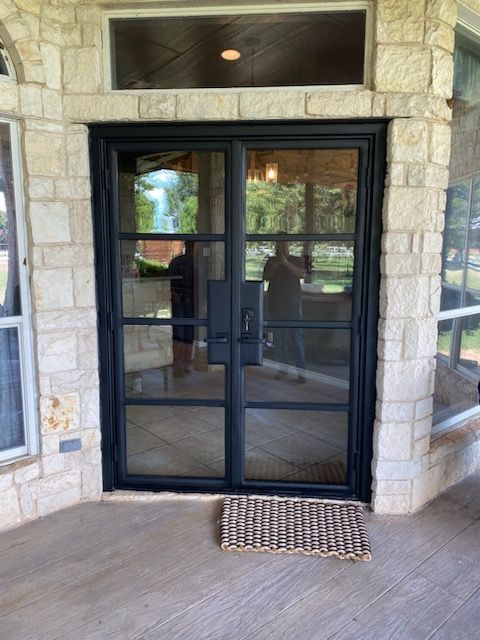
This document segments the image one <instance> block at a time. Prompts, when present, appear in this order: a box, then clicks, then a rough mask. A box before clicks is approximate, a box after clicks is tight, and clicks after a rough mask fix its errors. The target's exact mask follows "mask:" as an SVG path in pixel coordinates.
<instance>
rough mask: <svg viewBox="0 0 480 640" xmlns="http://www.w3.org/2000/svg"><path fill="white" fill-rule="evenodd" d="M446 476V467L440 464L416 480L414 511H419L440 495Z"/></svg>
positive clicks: (414, 482)
mask: <svg viewBox="0 0 480 640" xmlns="http://www.w3.org/2000/svg"><path fill="white" fill-rule="evenodd" d="M444 474H445V465H444V464H438V465H436V466H435V467H433V468H432V469H429V470H428V471H426V472H425V473H424V474H422V475H421V476H419V477H418V478H414V480H413V484H412V508H413V509H414V510H416V509H419V508H420V507H421V506H423V505H424V504H425V503H427V502H428V501H429V500H431V499H432V498H434V497H435V496H436V495H438V493H440V487H441V486H442V477H443V476H444Z"/></svg>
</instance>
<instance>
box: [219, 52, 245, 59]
mask: <svg viewBox="0 0 480 640" xmlns="http://www.w3.org/2000/svg"><path fill="white" fill-rule="evenodd" d="M220 55H221V56H222V58H223V59H224V60H229V61H230V60H238V59H239V58H240V56H241V53H240V51H237V50H236V49H225V51H222V53H221V54H220Z"/></svg>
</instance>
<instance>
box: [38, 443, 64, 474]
mask: <svg viewBox="0 0 480 640" xmlns="http://www.w3.org/2000/svg"><path fill="white" fill-rule="evenodd" d="M57 451H58V449H57ZM65 455H66V454H64V453H56V454H54V455H51V456H44V457H43V458H42V467H43V477H46V476H51V475H54V474H56V473H61V472H62V471H64V470H65Z"/></svg>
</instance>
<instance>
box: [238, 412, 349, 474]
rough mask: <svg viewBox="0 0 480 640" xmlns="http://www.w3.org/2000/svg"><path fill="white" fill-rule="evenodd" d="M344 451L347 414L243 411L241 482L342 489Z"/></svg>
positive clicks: (345, 452) (344, 468)
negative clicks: (242, 479)
mask: <svg viewBox="0 0 480 640" xmlns="http://www.w3.org/2000/svg"><path fill="white" fill-rule="evenodd" d="M347 450H348V414H347V413H343V412H341V411H297V410H284V409H281V410H278V409H247V410H246V411H245V478H246V479H247V480H275V481H280V480H281V481H282V482H309V483H310V482H312V483H316V484H344V483H345V482H346V481H347Z"/></svg>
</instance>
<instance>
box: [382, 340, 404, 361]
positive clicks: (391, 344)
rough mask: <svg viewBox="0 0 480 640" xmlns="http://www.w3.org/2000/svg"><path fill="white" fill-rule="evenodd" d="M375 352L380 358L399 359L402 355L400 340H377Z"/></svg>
mask: <svg viewBox="0 0 480 640" xmlns="http://www.w3.org/2000/svg"><path fill="white" fill-rule="evenodd" d="M377 352H378V357H379V358H380V359H381V360H400V359H401V357H402V342H401V341H400V340H379V341H378V344H377Z"/></svg>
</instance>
